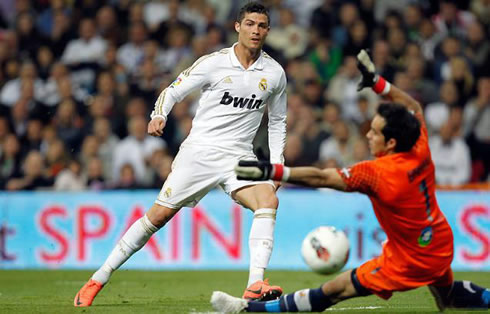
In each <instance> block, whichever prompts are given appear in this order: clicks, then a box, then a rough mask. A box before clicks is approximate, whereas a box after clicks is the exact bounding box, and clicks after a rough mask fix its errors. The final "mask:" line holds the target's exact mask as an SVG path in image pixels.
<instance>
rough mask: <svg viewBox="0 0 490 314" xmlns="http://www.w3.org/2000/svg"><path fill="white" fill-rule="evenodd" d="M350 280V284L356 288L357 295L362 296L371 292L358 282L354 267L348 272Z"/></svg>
mask: <svg viewBox="0 0 490 314" xmlns="http://www.w3.org/2000/svg"><path fill="white" fill-rule="evenodd" d="M350 280H351V281H352V285H353V286H354V288H355V289H356V291H357V294H358V295H360V296H363V297H364V296H368V295H371V294H373V293H372V292H371V291H369V290H368V289H367V288H366V287H364V286H363V285H361V283H360V282H359V278H357V268H354V269H353V270H352V272H351V273H350Z"/></svg>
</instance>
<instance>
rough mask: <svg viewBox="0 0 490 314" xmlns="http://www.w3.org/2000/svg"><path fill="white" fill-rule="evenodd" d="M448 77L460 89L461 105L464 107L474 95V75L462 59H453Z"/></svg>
mask: <svg viewBox="0 0 490 314" xmlns="http://www.w3.org/2000/svg"><path fill="white" fill-rule="evenodd" d="M447 75H448V77H447V78H445V79H449V80H452V81H453V82H454V84H455V85H456V88H457V89H458V95H459V105H460V106H463V105H464V104H465V103H466V102H467V101H468V100H469V97H470V96H471V95H472V94H473V82H474V78H473V74H472V73H471V71H470V69H469V66H468V64H467V63H466V61H465V60H464V59H463V58H462V57H453V58H451V59H450V60H449V71H448V74H447Z"/></svg>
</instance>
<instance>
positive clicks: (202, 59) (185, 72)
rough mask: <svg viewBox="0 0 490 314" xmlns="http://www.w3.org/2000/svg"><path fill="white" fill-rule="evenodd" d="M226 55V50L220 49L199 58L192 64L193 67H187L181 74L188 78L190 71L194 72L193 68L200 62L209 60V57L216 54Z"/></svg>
mask: <svg viewBox="0 0 490 314" xmlns="http://www.w3.org/2000/svg"><path fill="white" fill-rule="evenodd" d="M227 53H228V49H222V50H220V51H217V52H213V53H211V54H208V55H204V56H202V57H200V58H199V59H197V60H196V62H194V64H193V65H191V66H190V67H188V68H187V69H185V70H184V71H183V72H182V75H184V76H189V75H190V74H191V71H192V70H194V68H195V67H196V66H198V65H199V64H200V63H201V62H203V61H204V60H206V59H208V58H210V57H213V56H215V55H217V54H227Z"/></svg>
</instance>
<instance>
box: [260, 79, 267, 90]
mask: <svg viewBox="0 0 490 314" xmlns="http://www.w3.org/2000/svg"><path fill="white" fill-rule="evenodd" d="M259 89H260V90H261V91H265V90H266V89H267V80H266V79H265V78H262V79H261V80H260V82H259Z"/></svg>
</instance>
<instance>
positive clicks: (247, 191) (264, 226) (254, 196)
mask: <svg viewBox="0 0 490 314" xmlns="http://www.w3.org/2000/svg"><path fill="white" fill-rule="evenodd" d="M242 182H243V181H242ZM232 197H233V198H234V199H235V200H237V201H238V202H239V203H240V204H242V205H243V206H245V207H248V208H250V209H251V210H252V211H254V218H253V221H252V227H251V228H250V235H249V250H250V269H249V277H248V284H247V288H246V289H245V292H244V293H243V298H244V299H247V300H260V301H266V300H273V299H276V298H278V297H279V296H281V294H282V288H281V287H279V286H271V285H269V282H268V281H267V279H266V280H264V272H265V269H266V268H267V265H268V264H269V260H270V257H271V254H272V247H273V244H274V227H275V224H276V211H277V207H278V205H279V201H278V199H277V196H276V194H275V187H274V186H272V185H271V184H256V185H251V186H250V185H249V186H245V187H242V188H239V189H237V190H235V191H234V192H233V193H232Z"/></svg>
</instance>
